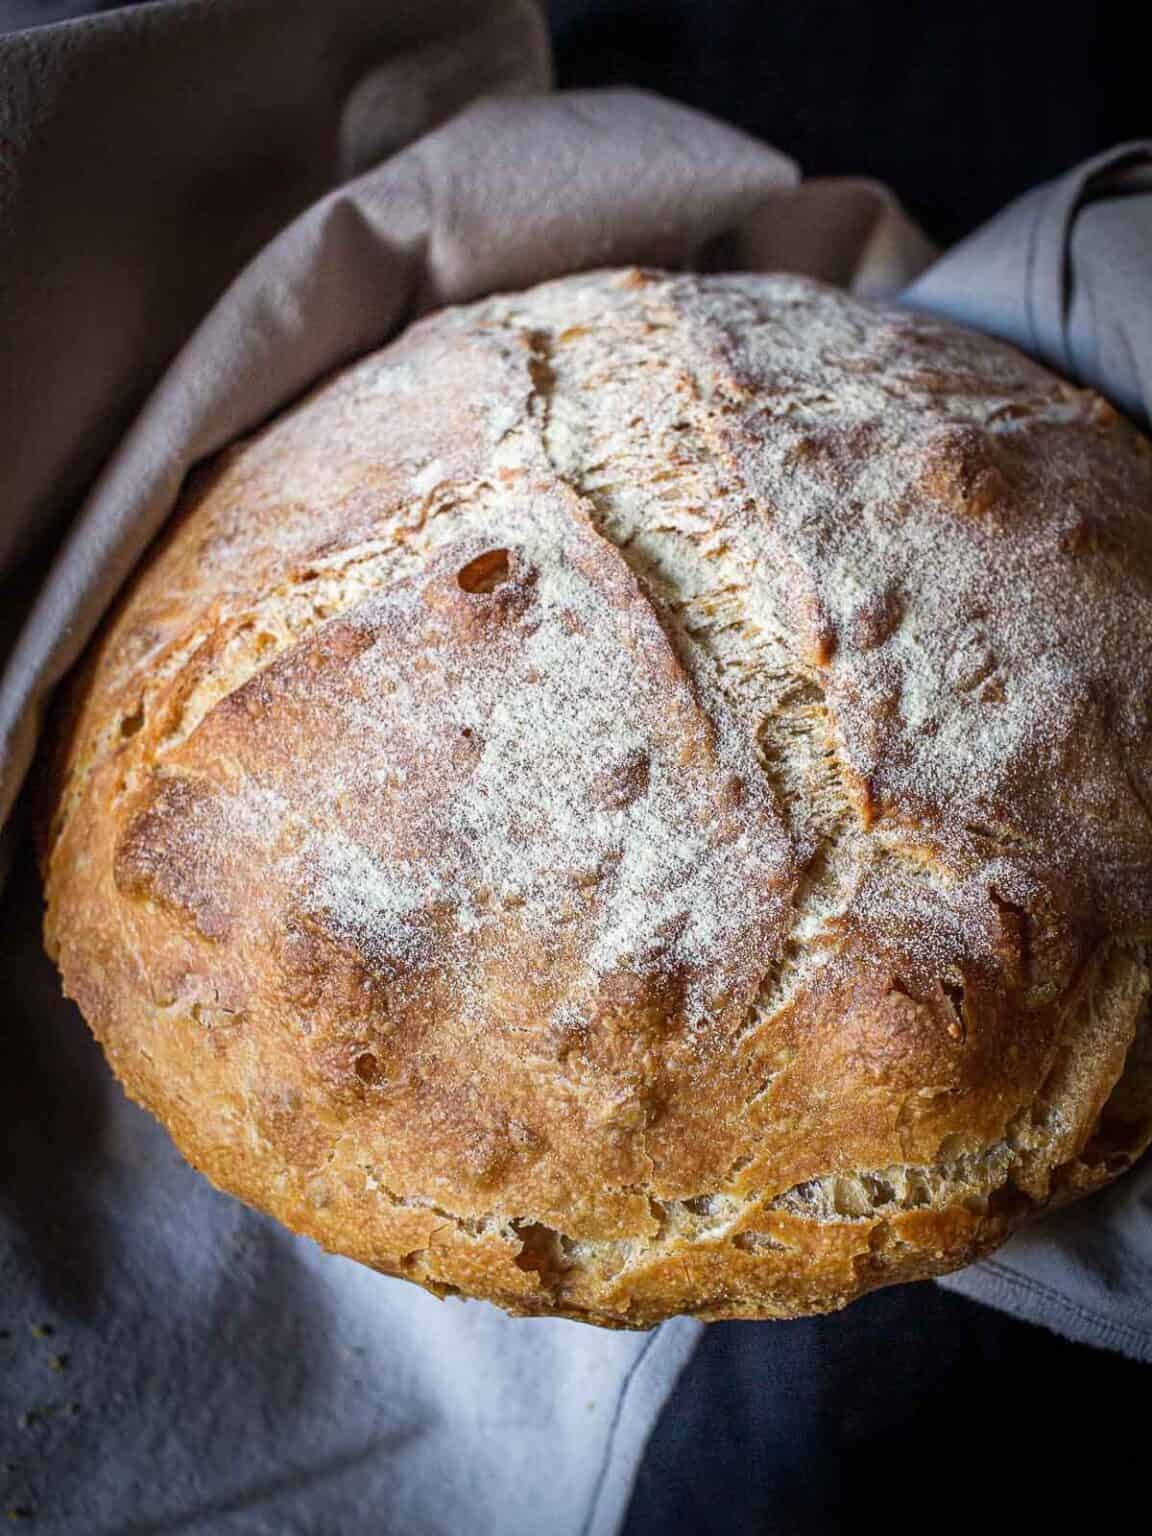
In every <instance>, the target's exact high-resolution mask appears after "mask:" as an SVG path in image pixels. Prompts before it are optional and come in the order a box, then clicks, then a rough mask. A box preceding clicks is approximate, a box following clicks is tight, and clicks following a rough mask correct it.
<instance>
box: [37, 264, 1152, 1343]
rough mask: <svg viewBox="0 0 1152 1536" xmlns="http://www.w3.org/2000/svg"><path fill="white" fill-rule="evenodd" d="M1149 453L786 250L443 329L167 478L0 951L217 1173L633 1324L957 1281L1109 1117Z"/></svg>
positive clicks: (281, 1207) (374, 1259)
mask: <svg viewBox="0 0 1152 1536" xmlns="http://www.w3.org/2000/svg"><path fill="white" fill-rule="evenodd" d="M1150 513H1152V456H1150V454H1149V450H1148V448H1147V445H1146V444H1145V443H1144V441H1143V440H1142V439H1141V438H1140V437H1139V436H1138V435H1137V434H1136V433H1135V432H1134V431H1132V429H1131V428H1129V427H1128V426H1127V424H1126V423H1124V422H1122V421H1121V420H1120V419H1119V418H1117V417H1116V416H1115V414H1114V413H1112V412H1111V411H1109V410H1108V408H1107V407H1106V406H1104V404H1103V402H1101V401H1100V400H1099V399H1098V398H1096V397H1095V396H1092V395H1090V394H1086V393H1084V392H1081V391H1077V390H1074V389H1072V388H1071V387H1069V386H1067V385H1065V384H1063V383H1061V382H1060V381H1059V380H1057V379H1055V378H1054V377H1052V376H1051V375H1049V374H1047V373H1046V372H1044V371H1043V370H1042V369H1040V368H1038V367H1036V366H1035V365H1033V364H1031V363H1029V362H1027V361H1025V360H1024V359H1023V358H1021V357H1019V356H1018V355H1017V354H1015V353H1014V352H1012V351H1011V350H1010V349H1008V348H1005V347H1002V346H999V345H997V344H994V343H992V342H989V341H986V340H984V339H982V338H977V337H974V336H970V335H968V334H966V333H964V332H962V331H959V330H957V329H955V328H952V327H949V326H945V325H943V324H940V323H937V322H934V321H930V320H927V319H925V318H923V317H920V316H913V315H910V314H903V313H900V312H896V311H891V310H886V309H883V308H880V307H877V306H869V305H863V304H860V303H858V302H856V301H853V300H851V299H849V298H847V297H846V296H844V295H842V294H840V293H838V292H836V291H834V290H831V289H828V288H825V287H823V286H821V285H819V284H815V283H812V282H808V281H805V280H801V279H795V278H754V277H741V278H669V277H666V276H663V275H661V274H655V273H640V272H628V273H610V274H593V275H591V276H586V277H578V278H570V279H565V280H563V281H561V282H557V283H551V284H547V285H545V286H543V287H541V288H539V289H536V290H533V291H532V292H530V293H527V294H522V295H511V296H503V297H498V298H495V299H491V300H488V301H486V302H484V303H482V304H478V305H474V306H471V307H468V308H465V309H460V310H453V311H447V312H445V313H443V314H441V315H438V316H434V317H432V318H430V319H428V320H425V321H423V322H421V323H420V324H418V325H416V326H414V327H413V328H412V330H411V331H410V332H408V333H407V334H406V335H405V336H404V337H403V338H401V339H400V340H399V341H398V342H396V343H394V344H393V345H392V346H390V347H389V348H387V349H385V350H384V351H383V352H381V353H378V354H376V355H375V356H373V357H370V358H366V359H364V360H363V361H361V362H360V363H357V364H355V365H354V366H353V367H351V368H349V369H346V370H344V371H343V372H342V373H340V374H339V375H337V376H336V377H335V378H334V379H332V380H331V381H329V382H328V383H326V384H325V385H323V386H322V387H321V388H320V389H318V390H317V391H316V392H314V393H313V394H312V395H311V396H309V397H308V398H307V399H306V400H305V401H303V402H302V403H301V404H300V405H298V406H296V407H295V408H293V409H292V410H291V411H289V412H287V413H286V414H285V415H284V416H282V417H280V418H279V419H278V420H277V421H275V422H273V423H272V424H271V425H270V426H269V427H267V428H265V429H264V430H263V431H262V432H261V433H259V434H257V435H256V436H255V437H253V438H252V439H250V440H248V441H246V442H243V443H240V444H238V445H236V446H235V447H234V448H232V449H231V450H229V451H228V452H227V453H225V454H223V455H221V456H220V457H219V458H218V459H217V460H215V461H214V462H213V463H212V464H211V465H209V466H208V467H207V468H206V469H205V470H203V471H201V472H200V473H199V474H198V475H197V476H196V477H194V479H193V480H192V482H190V484H189V486H188V487H187V489H186V491H185V494H184V498H183V502H182V506H181V508H180V510H179V513H178V515H177V516H176V517H175V518H174V520H173V523H172V526H171V529H170V531H169V533H168V534H167V535H166V537H165V538H164V540H163V541H162V542H161V544H160V545H159V547H158V548H157V549H156V550H155V551H154V552H153V553H152V555H151V556H150V558H149V559H148V560H147V562H146V563H145V565H144V567H143V569H142V570H141V571H140V573H139V574H138V576H137V577H136V579H135V581H134V583H133V585H132V587H131V589H130V591H129V592H128V593H127V595H126V597H125V598H124V600H123V602H122V603H121V605H120V607H119V609H118V611H117V613H116V614H115V615H114V616H113V618H112V620H111V621H110V622H109V624H108V625H107V626H106V628H105V630H104V632H103V635H102V637H101V638H100V640H99V642H98V644H97V645H96V646H95V647H94V648H93V651H92V653H91V655H90V657H89V659H88V662H87V663H86V665H85V667H84V668H83V670H82V671H81V673H80V675H79V677H78V679H77V681H76V683H75V684H74V686H73V688H72V690H71V693H70V696H69V698H68V700H67V701H66V704H65V706H64V712H63V713H62V715H61V721H62V729H61V732H60V742H59V750H58V753H57V763H56V768H55V772H54V776H53V789H52V816H51V822H50V827H49V831H48V833H47V839H46V842H47V846H46V853H45V869H46V883H47V894H48V917H47V936H48V943H49V946H50V948H51V949H52V951H53V953H54V954H55V955H56V957H57V958H58V961H59V964H60V968H61V971H62V974H63V978H64V984H65V988H66V990H67V991H68V993H69V995H71V996H73V997H74V998H76V1000H77V1001H78V1002H79V1004H80V1006H81V1008H82V1010H83V1011H84V1014H85V1016H86V1018H87V1019H88V1021H89V1023H90V1024H91V1026H92V1028H93V1030H94V1031H95V1033H96V1034H97V1036H98V1037H99V1038H100V1040H101V1041H102V1043H103V1045H104V1048H105V1051H106V1052H107V1054H108V1056H109V1059H110V1061H111V1062H112V1065H113V1066H114V1068H115V1070H116V1071H117V1073H118V1074H119V1076H120V1077H121V1079H122V1081H123V1082H124V1084H125V1086H126V1087H127V1089H128V1091H129V1092H130V1093H131V1094H132V1095H133V1096H134V1097H135V1098H137V1099H138V1100H139V1101H140V1102H142V1103H143V1104H145V1105H146V1106H148V1107H149V1108H150V1109H151V1110H153V1112H154V1113H156V1114H157V1115H158V1116H159V1117H160V1118H161V1119H162V1120H163V1121H164V1122H165V1124H166V1125H167V1126H168V1127H169V1129H170V1130H171V1132H172V1134H173V1136H174V1137H175V1139H176V1141H177V1142H178V1144H179V1145H180V1147H181V1149H182V1150H183V1151H184V1152H185V1154H186V1155H187V1156H188V1157H189V1158H190V1159H191V1160H192V1161H193V1162H194V1163H195V1164H196V1165H197V1166H198V1167H200V1168H201V1169H202V1170H203V1171H204V1172H205V1173H206V1174H207V1175H208V1176H209V1177H210V1178H211V1179H213V1180H214V1181H215V1182H216V1183H217V1184H219V1185H220V1186H221V1187H222V1188H224V1189H227V1190H230V1191H231V1192H233V1193H234V1194H237V1195H239V1196H241V1197H242V1198H244V1199H246V1200H249V1201H250V1202H252V1203H253V1204H255V1205H259V1206H262V1207H264V1208H266V1209H268V1210H270V1211H271V1212H273V1213H274V1214H275V1215H276V1216H278V1217H279V1218H280V1219H281V1220H282V1221H284V1222H286V1223H287V1224H288V1225H289V1226H291V1227H293V1228H294V1229H296V1230H297V1231H300V1232H304V1233H307V1234H309V1235H310V1236H312V1237H314V1238H316V1239H317V1240H318V1241H320V1242H322V1243H324V1244H325V1245H326V1246H328V1247H330V1248H332V1249H335V1250H337V1251H340V1252H342V1253H346V1254H349V1255H351V1256H352V1257H354V1258H357V1259H359V1260H361V1261H363V1262H365V1263H367V1264H371V1265H373V1266H375V1267H376V1268H378V1269H380V1270H383V1271H385V1272H387V1273H390V1274H397V1275H403V1276H405V1277H407V1278H409V1279H412V1280H415V1281H417V1282H419V1283H420V1284H422V1285H425V1286H427V1287H428V1288H429V1289H431V1290H433V1291H436V1292H437V1293H439V1294H449V1293H460V1294H464V1295H470V1296H480V1297H485V1298H487V1299H489V1300H492V1301H495V1302H497V1303H499V1304H500V1305H501V1306H504V1307H506V1308H507V1309H509V1310H511V1311H514V1312H521V1313H555V1314H562V1315H567V1316H573V1317H579V1318H583V1319H585V1320H587V1321H590V1322H596V1323H600V1324H603V1325H605V1326H615V1327H644V1326H649V1325H651V1324H652V1323H654V1322H656V1321H658V1320H660V1319H661V1318H663V1317H666V1316H668V1315H671V1314H673V1313H681V1312H692V1313H695V1314H696V1315H698V1316H700V1317H704V1318H719V1317H777V1316H793V1315H796V1314H799V1313H805V1312H813V1311H820V1310H827V1309H829V1308H833V1307H836V1306H840V1305H843V1304H844V1303H845V1302H847V1301H849V1300H851V1299H852V1297H854V1296H856V1295H859V1294H861V1293H862V1292H864V1291H866V1290H869V1289H871V1288H873V1287H875V1286H878V1285H883V1284H889V1283H893V1282H897V1281H904V1280H909V1279H915V1278H919V1277H923V1276H928V1275H932V1274H938V1273H941V1272H943V1271H944V1270H947V1269H950V1268H954V1267H957V1266H958V1265H961V1264H964V1263H966V1262H968V1261H969V1260H971V1259H972V1258H973V1257H975V1256H977V1255H979V1254H981V1253H984V1252H987V1251H988V1250H989V1249H991V1248H992V1247H994V1246H995V1245H996V1244H997V1243H999V1242H1000V1241H1002V1240H1003V1239H1004V1238H1005V1237H1006V1236H1007V1235H1008V1234H1009V1233H1010V1232H1011V1231H1012V1230H1013V1229H1014V1228H1015V1227H1016V1226H1018V1225H1019V1224H1020V1223H1021V1222H1022V1221H1023V1220H1025V1219H1027V1218H1028V1217H1029V1216H1031V1215H1033V1214H1035V1213H1036V1212H1038V1211H1040V1210H1042V1209H1043V1208H1044V1207H1045V1206H1046V1205H1048V1204H1050V1203H1053V1202H1056V1201H1059V1200H1063V1199H1066V1198H1069V1197H1070V1196H1072V1195H1075V1194H1078V1193H1080V1192H1082V1191H1084V1190H1087V1189H1091V1188H1094V1187H1096V1186H1098V1185H1099V1184H1101V1183H1103V1182H1106V1181H1107V1180H1108V1179H1109V1178H1111V1177H1113V1176H1114V1175H1115V1174H1116V1173H1118V1172H1120V1171H1121V1170H1122V1169H1123V1168H1125V1167H1127V1166H1129V1164H1130V1163H1131V1162H1132V1161H1133V1160H1134V1159H1135V1158H1136V1157H1138V1156H1139V1155H1140V1154H1141V1152H1142V1151H1143V1150H1144V1148H1145V1147H1146V1145H1147V1144H1148V1141H1149V1138H1150V1136H1152V1042H1150V1040H1149V1032H1148V1028H1147V1007H1146V1002H1147V997H1148V992H1149V958H1148V952H1147V948H1146V943H1147V940H1148V937H1149V915H1150V914H1149V895H1148V892H1149V888H1150V885H1149V874H1150V867H1152V818H1150V816H1149V806H1150V805H1152V783H1150V778H1152V771H1150V758H1149V751H1148V746H1149V739H1148V719H1147V700H1148V699H1149V697H1152V628H1150V622H1149V620H1150V615H1152V602H1150V599H1152V535H1150V533H1149V529H1150V528H1152V522H1150V521H1149V515H1150Z"/></svg>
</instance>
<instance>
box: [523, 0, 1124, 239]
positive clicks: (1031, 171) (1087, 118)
mask: <svg viewBox="0 0 1152 1536" xmlns="http://www.w3.org/2000/svg"><path fill="white" fill-rule="evenodd" d="M1144 9H1145V7H1144V6H1143V5H1136V4H1134V3H1133V4H1129V5H1121V4H1119V3H1117V0H1096V3H1094V0H1080V3H1079V4H1075V5H1073V4H1068V3H1067V0H1050V3H1043V0H968V3H966V4H956V3H950V0H937V3H935V4H921V5H913V4H909V3H908V0H904V3H899V0H551V4H550V5H549V11H550V14H551V17H552V24H553V31H554V35H555V41H556V59H557V67H558V72H559V79H560V84H561V85H605V84H622V83H628V84H632V85H644V86H648V87H649V88H651V89H652V90H657V91H662V92H664V93H665V94H666V95H669V96H674V97H676V98H677V99H679V100H681V101H685V102H688V103H690V104H691V105H692V106H697V107H700V108H702V109H704V110H705V111H709V112H713V113H715V114H716V115H717V116H719V117H724V118H727V119H728V120H729V121H731V122H734V123H737V124H738V125H739V126H740V127H741V128H744V129H746V130H747V131H748V132H749V133H753V134H755V135H757V137H759V138H763V139H767V140H768V141H769V142H770V143H772V144H775V145H776V146H777V147H778V148H780V149H782V150H784V151H785V152H786V153H787V154H790V155H792V156H794V157H795V158H796V159H797V160H798V161H799V162H800V164H801V167H802V168H803V170H804V172H805V173H806V174H807V175H841V174H850V175H856V174H859V175H867V176H875V177H878V178H880V179H881V180H884V181H887V182H889V183H890V184H891V185H892V186H893V187H894V188H895V189H896V191H897V192H898V193H899V194H900V196H901V198H902V199H903V200H904V202H905V204H906V206H907V207H908V208H909V210H910V212H912V213H913V214H914V215H915V216H916V217H917V218H918V219H919V220H920V221H921V222H922V223H923V225H924V227H925V228H926V229H927V231H928V233H929V234H931V235H932V236H933V237H934V238H935V239H936V240H939V241H943V242H947V241H951V240H954V239H956V238H958V237H959V236H960V235H962V234H965V233H966V232H967V231H968V230H970V229H971V228H972V227H974V226H975V225H976V224H978V223H980V222H981V221H982V220H983V219H986V218H987V217H988V216H989V215H990V214H992V213H994V212H995V211H996V209H997V208H999V207H1001V206H1002V205H1003V204H1004V203H1005V202H1007V201H1009V200H1010V199H1011V198H1013V197H1015V196H1017V195H1018V194H1019V193H1020V192H1022V191H1024V190H1025V189H1026V188H1027V187H1029V186H1030V185H1032V184H1033V183H1035V182H1037V181H1043V180H1045V179H1046V178H1047V177H1050V176H1054V175H1056V174H1057V173H1058V172H1059V171H1061V170H1064V169H1066V168H1067V167H1068V166H1069V165H1071V164H1072V163H1073V162H1075V161H1077V160H1081V159H1083V158H1084V157H1085V156H1086V155H1090V154H1092V153H1094V152H1095V151H1097V150H1100V149H1106V148H1107V147H1108V146H1109V145H1111V144H1115V143H1117V142H1119V141H1121V140H1123V139H1130V138H1136V137H1138V136H1141V135H1145V134H1147V133H1149V131H1152V87H1150V85H1149V79H1148V70H1147V64H1146V60H1145V59H1144V58H1143V57H1142V55H1141V51H1140V49H1139V48H1138V47H1137V46H1136V44H1135V41H1134V40H1133V39H1132V38H1131V37H1130V36H1129V37H1128V38H1127V40H1125V32H1126V31H1127V32H1131V30H1132V28H1133V27H1134V25H1135V20H1136V17H1137V16H1138V15H1139V14H1140V13H1141V11H1142V10H1144ZM1141 71H1142V72H1143V78H1142V79H1141V78H1140V72H1141Z"/></svg>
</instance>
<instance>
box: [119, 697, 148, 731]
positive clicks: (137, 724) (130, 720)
mask: <svg viewBox="0 0 1152 1536" xmlns="http://www.w3.org/2000/svg"><path fill="white" fill-rule="evenodd" d="M143 724H144V704H143V701H141V702H140V703H139V704H137V706H136V708H135V709H134V710H133V711H132V713H131V714H130V715H125V716H124V718H123V720H121V722H120V734H121V736H125V737H127V736H135V735H136V732H137V731H138V730H139V729H140V728H141V726H142V725H143Z"/></svg>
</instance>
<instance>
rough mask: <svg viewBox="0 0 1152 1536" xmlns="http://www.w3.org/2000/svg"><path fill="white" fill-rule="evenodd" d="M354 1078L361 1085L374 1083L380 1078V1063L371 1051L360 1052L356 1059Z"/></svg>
mask: <svg viewBox="0 0 1152 1536" xmlns="http://www.w3.org/2000/svg"><path fill="white" fill-rule="evenodd" d="M356 1076H357V1077H358V1078H359V1079H360V1081H361V1082H362V1083H374V1082H376V1080H377V1079H378V1078H379V1076H380V1063H379V1062H378V1061H377V1060H376V1058H375V1056H373V1054H372V1052H371V1051H361V1053H360V1055H359V1056H357V1058H356Z"/></svg>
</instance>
